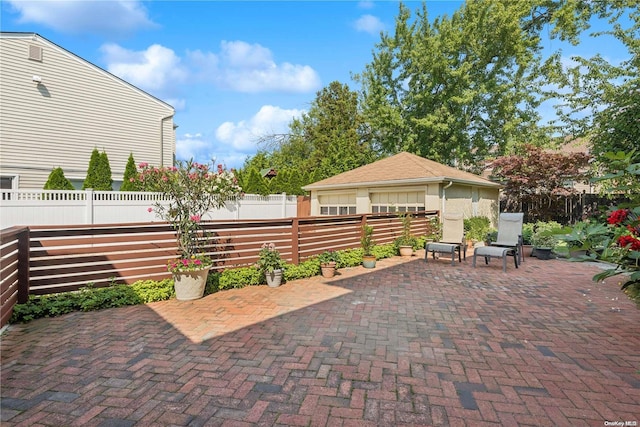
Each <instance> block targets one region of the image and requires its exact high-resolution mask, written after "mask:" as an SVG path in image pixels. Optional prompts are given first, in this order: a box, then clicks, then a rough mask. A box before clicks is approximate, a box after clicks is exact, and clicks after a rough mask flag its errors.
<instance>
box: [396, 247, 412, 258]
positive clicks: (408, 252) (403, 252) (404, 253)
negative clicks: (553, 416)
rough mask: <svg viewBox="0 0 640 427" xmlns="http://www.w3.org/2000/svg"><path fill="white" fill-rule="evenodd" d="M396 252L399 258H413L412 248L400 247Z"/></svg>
mask: <svg viewBox="0 0 640 427" xmlns="http://www.w3.org/2000/svg"><path fill="white" fill-rule="evenodd" d="M398 250H399V251H400V256H401V257H405V258H411V257H412V256H413V246H400V247H398Z"/></svg>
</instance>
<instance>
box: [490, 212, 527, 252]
mask: <svg viewBox="0 0 640 427" xmlns="http://www.w3.org/2000/svg"><path fill="white" fill-rule="evenodd" d="M523 220H524V214H523V213H522V212H518V213H507V212H503V213H501V214H500V218H499V220H498V237H497V239H496V241H495V242H491V246H499V247H503V248H510V249H513V250H514V251H515V252H516V256H517V258H518V261H519V262H520V263H522V262H524V256H523V255H522V246H523V241H522V222H523Z"/></svg>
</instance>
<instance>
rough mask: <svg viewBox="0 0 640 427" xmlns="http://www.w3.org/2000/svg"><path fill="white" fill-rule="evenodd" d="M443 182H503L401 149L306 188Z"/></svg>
mask: <svg viewBox="0 0 640 427" xmlns="http://www.w3.org/2000/svg"><path fill="white" fill-rule="evenodd" d="M421 180H424V181H428V182H441V181H454V182H456V181H463V182H467V183H468V182H472V183H474V184H477V185H480V186H487V187H500V184H497V183H495V182H492V181H489V180H487V179H484V178H482V177H480V176H478V175H474V174H472V173H469V172H465V171H462V170H459V169H456V168H453V167H451V166H446V165H443V164H441V163H438V162H434V161H433V160H429V159H425V158H424V157H420V156H417V155H415V154H411V153H408V152H401V153H398V154H396V155H394V156H391V157H387V158H385V159H382V160H378V161H377V162H373V163H370V164H368V165H364V166H360V167H359V168H356V169H353V170H350V171H347V172H343V173H341V174H338V175H335V176H332V177H331V178H327V179H323V180H321V181H317V182H314V183H312V184H309V185H306V186H305V187H304V188H305V189H306V190H313V189H320V188H331V187H344V186H346V185H350V184H364V183H367V184H385V183H388V184H400V183H402V182H403V181H405V182H412V183H415V182H416V181H418V182H419V181H421Z"/></svg>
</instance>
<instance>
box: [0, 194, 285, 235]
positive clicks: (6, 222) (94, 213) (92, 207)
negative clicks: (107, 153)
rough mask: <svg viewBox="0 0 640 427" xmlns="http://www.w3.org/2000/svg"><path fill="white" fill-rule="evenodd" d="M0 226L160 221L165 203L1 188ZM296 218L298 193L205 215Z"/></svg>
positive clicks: (158, 198) (249, 197)
mask: <svg viewBox="0 0 640 427" xmlns="http://www.w3.org/2000/svg"><path fill="white" fill-rule="evenodd" d="M1 195H2V197H0V198H1V199H2V205H1V206H0V210H1V212H2V215H0V229H5V228H8V227H12V226H15V225H22V226H30V225H34V226H39V225H46V226H49V225H75V224H116V223H122V224H124V223H140V222H153V221H157V222H161V221H162V220H161V219H160V218H159V217H158V216H157V215H156V213H155V212H154V210H153V209H151V210H149V208H153V206H154V205H155V204H156V203H161V204H168V203H169V201H168V199H167V198H166V197H165V196H164V195H163V194H161V193H150V192H136V191H92V190H87V191H74V190H1ZM295 216H297V196H288V195H286V194H277V195H270V196H259V195H253V194H246V195H244V196H243V197H242V198H240V199H239V200H237V201H233V202H228V203H227V204H226V205H225V206H224V207H222V208H220V209H215V210H212V211H211V212H209V213H208V214H206V215H204V217H203V219H210V220H225V219H226V220H233V219H260V218H264V219H270V218H291V217H295Z"/></svg>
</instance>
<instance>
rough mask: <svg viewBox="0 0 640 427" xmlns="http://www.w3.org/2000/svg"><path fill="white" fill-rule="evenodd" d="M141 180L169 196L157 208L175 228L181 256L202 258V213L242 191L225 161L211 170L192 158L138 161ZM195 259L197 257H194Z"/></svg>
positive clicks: (231, 199) (146, 186)
mask: <svg viewBox="0 0 640 427" xmlns="http://www.w3.org/2000/svg"><path fill="white" fill-rule="evenodd" d="M139 168H140V171H139V175H138V181H139V182H140V183H141V185H142V188H144V190H146V191H158V192H161V193H164V194H165V195H166V196H168V197H169V199H170V202H169V205H168V206H167V205H163V204H161V203H156V204H155V207H154V210H155V212H156V213H157V214H158V215H159V216H160V217H161V218H162V219H164V220H165V221H167V222H169V223H170V224H171V226H172V227H173V228H174V230H176V238H177V243H178V249H179V251H180V255H181V257H182V259H185V260H195V259H201V258H202V257H201V255H202V252H203V250H202V246H203V244H204V243H206V236H205V233H204V230H203V229H202V226H201V220H202V217H203V216H204V215H205V214H206V213H207V212H209V211H210V210H211V209H217V208H220V207H223V206H224V205H225V203H226V202H227V201H233V200H235V199H237V197H238V196H239V195H240V193H241V188H240V187H239V186H238V184H237V182H236V179H235V176H234V175H233V173H232V172H229V171H226V170H225V169H224V168H223V167H222V165H218V167H217V170H216V171H215V172H212V170H213V167H212V165H209V164H200V163H196V162H194V161H193V160H190V161H188V162H178V165H177V167H176V166H173V167H161V168H158V167H154V166H151V165H149V164H147V163H141V164H140V165H139ZM194 262H195V261H194Z"/></svg>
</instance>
